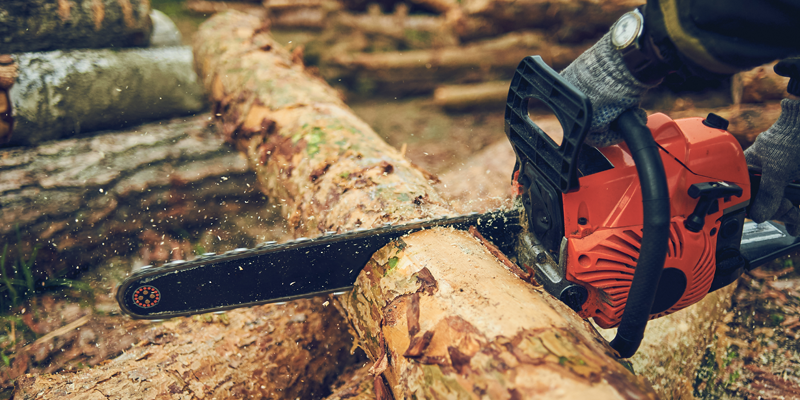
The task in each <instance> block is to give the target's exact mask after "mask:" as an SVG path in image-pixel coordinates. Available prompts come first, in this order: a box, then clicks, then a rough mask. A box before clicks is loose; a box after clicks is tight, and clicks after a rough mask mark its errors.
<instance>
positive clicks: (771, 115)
mask: <svg viewBox="0 0 800 400" xmlns="http://www.w3.org/2000/svg"><path fill="white" fill-rule="evenodd" d="M709 112H713V113H715V114H717V115H719V116H721V117H723V118H725V119H727V120H728V121H729V122H730V125H729V126H728V132H730V133H731V134H732V135H733V136H734V137H735V138H736V140H738V141H739V144H740V145H742V148H745V149H746V148H747V147H749V146H750V145H751V144H753V141H755V140H756V137H757V136H758V135H759V134H760V133H761V132H764V131H765V130H767V129H769V127H770V126H772V124H774V123H775V121H777V120H778V117H779V116H780V115H781V104H780V102H767V103H742V104H739V105H733V106H730V107H726V108H713V109H705V108H702V109H701V108H690V109H688V110H682V111H672V112H670V113H669V115H670V117H672V118H673V119H677V118H684V117H705V116H706V115H707V114H708V113H709Z"/></svg>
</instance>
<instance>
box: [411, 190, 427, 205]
mask: <svg viewBox="0 0 800 400" xmlns="http://www.w3.org/2000/svg"><path fill="white" fill-rule="evenodd" d="M411 202H412V203H414V205H415V206H421V205H423V204H425V203H430V197H429V196H428V194H427V193H425V194H421V195H419V196H417V197H414V200H411Z"/></svg>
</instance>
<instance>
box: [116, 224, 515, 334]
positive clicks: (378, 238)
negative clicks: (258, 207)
mask: <svg viewBox="0 0 800 400" xmlns="http://www.w3.org/2000/svg"><path fill="white" fill-rule="evenodd" d="M519 221H520V211H519V210H518V209H516V208H512V209H508V210H495V211H491V212H488V213H484V214H478V213H472V214H467V215H462V216H458V217H443V218H438V219H432V220H424V221H420V220H415V221H411V222H409V223H405V224H400V225H391V224H386V225H384V226H382V227H379V228H375V229H364V228H359V229H356V230H354V231H352V232H347V233H342V234H326V235H323V236H319V237H316V238H313V239H308V238H299V239H296V240H293V241H290V242H286V243H280V244H279V243H276V242H265V243H262V244H260V245H258V246H256V247H255V248H252V249H235V250H231V251H228V252H226V253H224V254H219V255H217V254H214V253H210V254H204V255H203V256H201V257H198V258H196V259H194V260H191V261H181V260H177V261H172V262H169V263H167V264H165V265H163V266H160V267H150V266H147V267H143V268H141V269H139V270H138V271H136V272H134V273H133V275H132V276H130V277H128V278H127V279H125V281H124V282H123V283H122V285H121V286H120V287H119V289H118V290H117V300H118V302H119V304H120V307H121V308H122V311H123V312H124V313H126V314H128V315H131V316H132V317H134V318H141V319H165V318H172V317H177V316H183V315H191V314H198V313H205V312H216V311H223V310H228V309H232V308H238V307H244V306H252V305H257V304H264V303H278V302H285V301H289V300H294V299H300V298H306V297H313V296H317V295H322V294H327V293H337V292H344V291H347V290H350V289H351V288H352V287H353V284H354V283H355V281H356V277H357V276H358V274H359V272H361V270H362V269H363V268H364V266H365V265H366V264H367V262H368V261H369V259H370V258H371V257H372V254H373V253H374V252H376V251H377V250H379V249H380V248H382V247H383V246H385V245H387V244H389V243H390V242H391V241H393V240H396V239H399V238H401V237H403V236H404V235H407V234H410V233H413V232H416V231H420V230H423V229H430V228H436V227H445V228H448V227H449V228H454V229H461V230H467V229H469V227H470V226H474V227H476V228H477V229H478V231H479V232H480V233H481V235H483V236H484V237H485V238H486V239H488V240H490V241H492V242H493V243H494V244H495V245H497V246H498V247H499V248H500V249H502V250H506V251H508V250H510V249H512V248H513V246H514V245H515V243H516V234H517V233H518V231H519V229H521V227H520V225H519Z"/></svg>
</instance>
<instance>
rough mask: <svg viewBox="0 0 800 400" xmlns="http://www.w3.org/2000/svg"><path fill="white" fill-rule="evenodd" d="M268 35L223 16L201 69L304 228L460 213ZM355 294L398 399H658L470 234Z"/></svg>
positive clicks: (410, 241) (367, 273)
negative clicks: (485, 396) (535, 395)
mask: <svg viewBox="0 0 800 400" xmlns="http://www.w3.org/2000/svg"><path fill="white" fill-rule="evenodd" d="M262 26H263V25H262V22H261V21H260V20H258V19H256V18H253V17H249V16H246V15H243V14H241V13H235V12H226V13H222V14H217V15H215V16H214V17H213V18H212V19H210V20H209V21H207V22H206V23H205V25H204V26H203V27H202V28H201V30H200V31H199V32H198V34H197V36H196V37H195V59H196V60H198V61H199V62H200V64H199V66H198V69H199V71H200V74H199V75H200V76H201V77H202V79H203V81H204V83H205V85H206V87H208V88H210V89H211V93H212V100H213V101H214V103H215V104H216V105H215V107H216V108H217V110H218V113H219V114H221V123H222V125H223V127H224V131H225V132H226V137H227V138H228V140H229V141H231V142H232V143H234V144H235V145H236V146H237V147H238V148H239V149H241V150H243V151H244V152H246V154H247V158H248V160H249V162H250V164H251V165H252V166H253V167H254V168H255V170H256V172H257V174H258V176H259V180H260V182H261V183H262V185H263V188H264V190H265V191H266V193H268V195H269V196H270V197H271V198H272V199H273V201H278V202H280V203H281V204H282V206H283V210H284V214H285V215H287V216H288V217H289V218H290V222H291V225H292V226H293V227H294V228H295V232H297V233H307V234H318V233H320V232H322V231H325V230H332V229H336V228H338V229H350V228H352V227H356V226H362V227H372V226H375V225H377V224H380V223H383V222H399V221H405V220H408V219H413V218H430V217H434V216H441V215H443V214H445V213H448V212H450V210H449V208H448V207H447V205H446V203H444V201H443V200H442V199H441V198H440V196H439V195H438V194H437V193H436V192H435V191H434V190H433V188H432V187H431V186H430V182H429V178H430V176H426V174H424V173H423V172H422V171H421V170H419V169H417V168H415V167H414V166H413V165H412V164H410V163H409V162H408V161H406V160H405V159H403V158H402V157H401V156H400V154H399V153H398V152H397V151H396V150H395V149H394V148H392V147H390V146H388V145H386V144H385V143H384V142H383V141H382V140H381V139H380V138H379V137H378V135H377V134H375V133H374V132H373V131H372V129H370V127H369V126H367V125H366V124H364V123H363V122H362V121H361V120H360V119H358V118H357V117H355V116H354V115H353V114H352V112H351V111H350V110H349V109H348V108H347V107H346V106H345V105H344V104H343V103H342V102H341V100H340V98H339V97H338V94H337V93H336V92H335V91H333V90H332V89H331V88H330V87H329V86H327V84H325V83H324V82H322V81H321V80H319V79H318V78H315V77H313V76H311V75H309V74H307V73H306V72H305V71H304V69H303V66H302V64H300V63H297V62H293V61H292V56H291V54H290V53H289V52H288V51H286V50H284V49H282V48H280V47H279V46H278V45H277V43H275V41H274V40H273V39H271V38H270V37H269V35H268V34H267V33H266V32H265V31H264V29H263V28H262ZM437 235H439V236H437ZM414 238H419V239H418V240H417V239H414ZM403 243H405V244H403ZM404 251H405V252H406V253H403V252H404ZM401 253H403V254H406V255H403V254H401ZM476 266H477V267H478V268H476V269H475V270H474V272H473V268H474V267H476ZM426 271H427V272H426ZM442 271H446V273H447V274H448V275H445V274H444V272H442ZM420 288H422V289H420ZM414 293H416V295H414ZM437 293H439V295H437ZM443 295H445V298H442V297H440V296H443ZM447 296H455V297H447ZM494 296H499V297H494ZM344 297H345V298H346V300H343V302H344V303H345V306H344V308H345V309H346V310H347V316H348V318H349V319H350V320H351V321H352V323H353V325H354V326H355V327H356V331H357V332H358V334H359V344H360V345H361V346H362V347H363V348H364V349H365V350H366V351H367V353H368V354H369V355H370V356H371V358H372V360H373V362H375V365H374V366H373V370H372V372H373V374H374V375H375V376H376V379H375V381H376V382H382V378H380V379H378V378H379V377H381V376H383V377H386V379H387V381H388V382H389V386H390V389H391V391H392V393H393V394H394V396H395V398H405V397H406V396H410V395H411V394H417V396H418V397H419V398H423V397H431V396H432V395H433V393H434V392H437V393H441V394H442V395H450V394H459V395H464V396H466V397H472V396H473V395H474V396H477V397H479V396H482V395H483V394H489V395H490V396H491V394H498V395H499V394H501V393H502V394H503V396H500V397H496V398H503V397H504V396H505V397H513V396H516V395H515V394H514V393H517V395H522V396H523V397H525V396H530V395H532V394H533V393H540V394H542V395H543V396H550V395H554V396H555V398H558V397H562V398H571V397H572V396H577V395H586V394H587V393H591V394H593V395H598V396H600V398H603V397H608V398H617V397H620V396H621V394H620V393H637V394H640V395H641V397H642V398H647V397H653V396H654V394H653V392H652V391H651V390H650V389H649V388H648V387H647V385H646V384H644V383H643V382H642V381H640V380H638V378H636V377H634V376H633V375H632V374H630V372H628V371H627V370H625V368H624V367H622V366H621V365H620V364H618V363H617V362H616V361H615V360H614V359H613V357H611V356H610V354H611V352H612V350H610V347H608V346H607V345H606V344H605V342H604V341H603V340H602V339H600V338H599V336H596V335H593V334H592V333H591V332H593V330H592V328H591V327H590V326H589V325H587V324H586V323H585V322H584V321H582V320H580V318H578V317H577V316H576V315H575V313H574V312H572V311H570V310H569V309H568V308H567V307H566V306H564V305H563V304H561V303H559V302H557V301H556V300H554V299H552V297H550V296H549V295H548V294H544V293H542V292H540V291H539V289H536V288H534V287H533V286H531V285H530V284H529V283H527V282H524V281H522V280H520V279H519V278H517V277H516V276H515V275H513V274H511V273H510V272H509V271H508V270H506V269H505V267H504V265H503V264H502V263H501V262H499V261H498V260H497V259H496V258H495V257H494V256H492V255H491V254H490V253H489V252H488V251H487V250H486V249H485V248H484V247H483V246H482V245H481V244H480V242H479V241H478V240H477V239H475V238H474V237H473V236H471V235H470V234H469V233H468V232H463V231H452V230H443V231H439V230H437V231H424V232H421V233H418V234H415V235H412V236H409V237H408V238H405V239H403V242H397V243H395V244H394V245H390V246H388V247H386V248H385V249H383V250H381V251H380V252H379V253H378V254H377V255H376V256H375V257H374V258H373V261H371V262H370V265H369V266H367V267H366V268H365V270H364V271H362V273H361V275H360V276H359V278H358V282H357V283H356V289H355V290H354V291H353V292H352V293H351V294H349V295H347V294H346V295H344ZM447 298H451V299H453V300H454V301H448V300H447ZM415 299H416V300H415ZM456 299H458V301H455V300H456ZM431 302H433V303H431ZM439 302H441V303H439ZM390 304H391V305H390ZM415 304H418V306H419V307H416V306H415ZM501 309H505V311H503V312H499V313H498V310H501ZM417 313H418V314H417ZM518 313H522V314H519V315H517V314H518ZM416 315H418V317H416ZM408 316H412V317H411V318H409V317H408ZM381 343H383V344H384V345H381ZM448 346H449V347H448ZM508 346H511V347H508ZM451 348H452V349H451ZM514 348H519V349H520V351H521V352H520V353H519V354H518V355H515V354H514V353H513V352H512V350H510V349H514ZM504 349H506V350H504ZM387 354H388V357H387V358H384V357H385V356H387ZM520 360H522V361H520ZM384 367H385V368H386V369H384ZM469 371H474V372H469ZM460 373H466V374H467V378H462V377H461V375H460ZM496 374H500V375H501V376H502V377H499V376H497V375H496ZM462 379H466V380H462ZM515 379H516V380H515ZM420 386H424V387H422V388H421V387H420ZM376 391H380V385H378V387H376ZM491 397H495V396H491Z"/></svg>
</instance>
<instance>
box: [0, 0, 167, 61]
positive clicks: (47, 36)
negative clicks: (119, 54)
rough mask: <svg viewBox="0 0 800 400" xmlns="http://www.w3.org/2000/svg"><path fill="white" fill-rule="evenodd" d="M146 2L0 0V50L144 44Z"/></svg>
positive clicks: (146, 35)
mask: <svg viewBox="0 0 800 400" xmlns="http://www.w3.org/2000/svg"><path fill="white" fill-rule="evenodd" d="M151 30H152V23H151V21H150V1H149V0H74V1H65V0H5V1H3V2H2V3H0V38H2V39H0V53H21V52H31V51H47V50H57V49H86V48H104V47H132V46H147V44H148V43H149V42H150V32H151Z"/></svg>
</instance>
